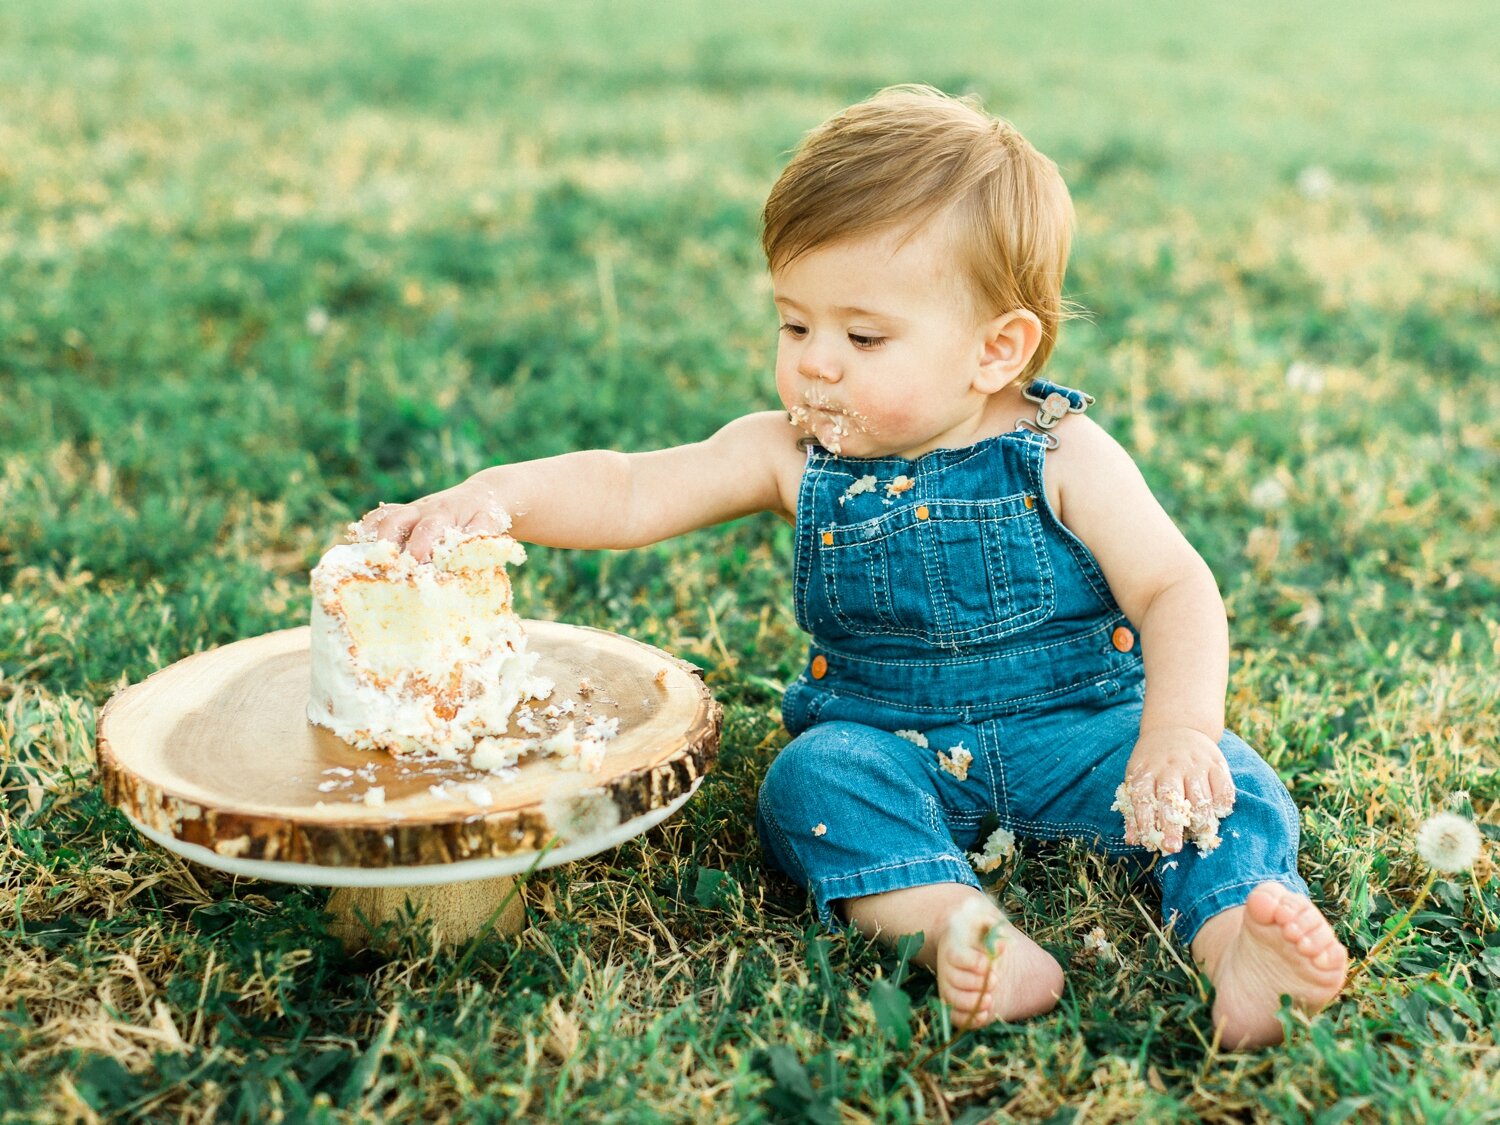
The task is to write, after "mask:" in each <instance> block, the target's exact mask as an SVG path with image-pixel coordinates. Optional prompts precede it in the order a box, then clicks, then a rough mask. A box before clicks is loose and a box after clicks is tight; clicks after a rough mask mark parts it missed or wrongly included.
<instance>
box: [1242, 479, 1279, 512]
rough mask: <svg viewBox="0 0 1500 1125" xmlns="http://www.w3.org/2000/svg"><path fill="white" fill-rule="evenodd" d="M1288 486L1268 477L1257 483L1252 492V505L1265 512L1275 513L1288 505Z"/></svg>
mask: <svg viewBox="0 0 1500 1125" xmlns="http://www.w3.org/2000/svg"><path fill="white" fill-rule="evenodd" d="M1286 500H1287V491H1286V485H1284V484H1282V483H1281V482H1280V481H1279V480H1277V479H1276V478H1275V477H1266V478H1264V479H1263V480H1260V481H1257V482H1256V484H1255V487H1254V488H1252V489H1251V490H1250V503H1251V505H1252V506H1254V507H1256V508H1259V509H1260V510H1261V511H1263V512H1270V511H1274V510H1275V509H1277V508H1280V507H1283V506H1284V505H1285V504H1286Z"/></svg>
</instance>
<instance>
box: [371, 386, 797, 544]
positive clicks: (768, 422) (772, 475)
mask: <svg viewBox="0 0 1500 1125" xmlns="http://www.w3.org/2000/svg"><path fill="white" fill-rule="evenodd" d="M801 456H802V455H801V454H800V453H798V452H797V448H796V435H795V434H794V433H793V432H791V431H790V430H789V428H788V427H787V424H786V417H785V415H784V414H780V413H772V412H766V413H761V414H750V415H747V416H745V417H743V418H738V419H736V420H735V421H733V422H730V423H729V424H728V425H727V426H725V427H723V428H722V429H721V430H719V431H718V432H717V433H715V434H714V435H713V436H712V437H710V438H708V439H707V440H706V441H701V442H696V443H694V444H692V445H679V446H674V447H673V448H670V449H659V450H655V451H653V452H649V453H616V452H613V451H610V450H583V451H580V452H577V453H564V454H562V455H560V456H557V457H546V458H542V459H540V460H536V461H520V462H516V463H514V464H510V465H496V466H494V467H493V468H489V469H484V470H482V471H480V472H478V473H475V474H474V475H473V476H472V477H470V478H469V479H468V480H466V481H464V482H463V483H461V484H457V485H454V486H453V487H452V488H448V489H444V490H443V491H442V492H435V493H433V494H431V495H430V496H424V497H422V498H421V499H419V500H414V501H412V502H411V503H409V504H382V505H381V506H380V507H379V508H376V509H375V510H374V511H372V512H370V513H368V514H367V515H366V516H365V517H364V519H363V520H361V521H360V525H361V527H362V529H363V530H365V531H368V532H370V533H372V534H374V535H375V536H377V537H378V538H381V539H389V540H391V541H393V542H395V543H398V544H400V545H402V546H403V547H404V548H405V549H406V551H407V552H408V553H410V554H411V555H412V556H413V557H415V558H417V559H419V560H426V559H427V558H429V557H430V556H431V553H432V547H433V544H434V543H436V542H437V541H438V540H439V539H440V538H441V537H442V536H443V534H444V533H446V532H447V531H448V530H449V529H450V528H455V527H457V528H466V529H469V530H473V531H491V532H493V531H499V530H501V529H502V528H504V527H505V526H506V524H507V521H509V527H508V529H509V531H510V534H512V535H514V536H515V537H516V538H517V539H521V540H524V541H526V542H528V543H540V544H543V545H544V546H549V547H578V548H585V549H602V548H622V547H640V546H644V545H645V544H647V543H655V542H657V541H658V540H661V539H667V538H670V537H671V536H674V535H680V534H682V533H683V532H686V531H692V530H694V529H695V528H699V527H707V526H708V525H710V524H714V523H722V522H724V521H725V520H731V519H735V518H736V517H738V516H744V515H749V514H750V513H752V512H759V511H767V510H770V511H783V510H784V509H785V503H784V500H783V496H784V494H785V474H786V472H787V471H788V469H791V468H796V467H799V459H800V458H801Z"/></svg>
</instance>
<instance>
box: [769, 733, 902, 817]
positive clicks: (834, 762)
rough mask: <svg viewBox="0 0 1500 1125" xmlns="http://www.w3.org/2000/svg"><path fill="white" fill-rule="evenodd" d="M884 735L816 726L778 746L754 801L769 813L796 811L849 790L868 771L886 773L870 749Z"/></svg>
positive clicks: (880, 759)
mask: <svg viewBox="0 0 1500 1125" xmlns="http://www.w3.org/2000/svg"><path fill="white" fill-rule="evenodd" d="M882 736H883V737H887V738H888V737H890V736H888V735H884V732H882V731H879V730H875V729H874V728H872V727H866V726H862V725H860V724H859V723H846V722H831V723H820V724H819V725H817V726H815V727H813V728H812V729H811V730H808V731H804V732H803V733H802V734H799V735H798V736H797V737H796V738H794V739H792V741H791V742H789V743H787V744H786V746H784V747H783V748H782V750H781V752H780V753H779V754H777V755H776V758H775V760H774V761H772V762H771V766H770V768H769V769H768V770H767V771H766V777H765V780H764V781H763V782H762V783H761V787H760V799H761V801H762V802H764V803H767V804H769V805H771V806H772V807H784V806H786V805H789V804H790V805H793V806H796V805H799V804H802V803H805V802H807V801H809V800H815V799H816V798H818V797H819V796H820V795H823V794H827V793H828V792H829V791H830V790H833V789H843V788H846V787H848V786H850V785H854V786H855V787H856V788H857V787H858V781H857V779H858V778H859V777H861V776H866V777H867V776H869V775H870V773H871V772H872V771H874V772H877V773H880V772H887V770H886V769H885V767H884V766H883V764H882V757H881V755H879V754H878V753H876V752H874V751H873V750H872V744H873V743H874V742H876V741H878V740H879V739H880V738H881V737H882Z"/></svg>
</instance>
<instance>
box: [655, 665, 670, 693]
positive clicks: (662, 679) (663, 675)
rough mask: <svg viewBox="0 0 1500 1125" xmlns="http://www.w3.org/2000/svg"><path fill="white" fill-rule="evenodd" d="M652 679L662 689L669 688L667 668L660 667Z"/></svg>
mask: <svg viewBox="0 0 1500 1125" xmlns="http://www.w3.org/2000/svg"><path fill="white" fill-rule="evenodd" d="M652 679H654V680H655V681H656V686H657V687H659V688H661V689H662V691H666V690H667V670H666V669H665V668H658V669H657V670H656V675H655V676H653V677H652Z"/></svg>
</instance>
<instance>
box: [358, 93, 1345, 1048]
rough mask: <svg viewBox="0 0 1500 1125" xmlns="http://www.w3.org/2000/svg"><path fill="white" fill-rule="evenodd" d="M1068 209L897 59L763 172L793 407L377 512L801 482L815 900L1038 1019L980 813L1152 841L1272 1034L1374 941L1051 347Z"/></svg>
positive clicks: (809, 838)
mask: <svg viewBox="0 0 1500 1125" xmlns="http://www.w3.org/2000/svg"><path fill="white" fill-rule="evenodd" d="M1071 226H1072V205H1071V202H1070V200H1069V197H1068V192H1067V188H1066V187H1065V186H1064V184H1063V182H1062V179H1061V177H1060V176H1059V174H1058V171H1057V168H1056V166H1055V165H1054V164H1053V163H1052V162H1051V161H1050V160H1048V159H1046V158H1045V157H1043V156H1042V155H1041V154H1039V153H1038V152H1037V151H1036V150H1035V149H1034V148H1032V146H1031V145H1030V144H1028V143H1027V142H1026V141H1025V140H1024V139H1023V138H1022V137H1021V136H1020V134H1018V133H1017V132H1016V131H1015V130H1014V129H1013V128H1012V127H1011V126H1010V125H1009V124H1007V123H1006V122H1004V121H1000V120H996V119H995V118H992V117H990V116H988V115H986V114H985V113H983V112H982V111H981V110H979V109H978V108H977V107H976V106H975V105H974V104H972V103H971V102H970V101H968V100H960V99H954V98H949V97H947V96H944V95H942V94H940V93H938V92H937V91H934V90H929V89H925V88H914V87H900V88H894V89H891V90H887V91H884V92H883V93H881V94H879V95H877V96H876V97H874V98H871V99H870V100H868V101H866V102H863V103H861V104H859V105H856V106H853V107H852V108H850V109H848V110H846V111H844V112H843V113H840V114H838V115H837V116H835V117H833V118H832V119H831V120H829V121H828V122H826V123H825V124H823V125H822V126H820V127H819V128H818V129H816V130H814V131H813V132H812V133H811V134H810V135H809V136H808V137H807V138H806V140H805V141H804V142H803V144H802V146H801V148H800V149H799V150H798V152H797V153H796V155H795V157H794V158H793V160H792V162H791V163H790V165H789V166H788V167H787V168H786V170H785V171H784V172H783V173H782V175H781V178H780V179H779V180H778V181H777V183H776V186H775V188H774V189H773V190H772V192H771V196H770V199H769V200H768V201H767V203H766V207H765V214H764V230H763V236H762V240H763V244H764V248H765V252H766V257H767V259H768V261H769V264H770V270H771V276H772V280H773V287H774V293H775V303H776V309H777V312H778V314H779V317H780V321H781V329H780V331H781V335H780V344H779V347H778V350H777V358H776V389H777V393H778V395H779V397H780V400H781V403H782V405H783V407H784V408H785V409H784V410H782V411H767V412H764V413H757V414H751V415H748V416H746V417H743V418H739V419H737V420H736V421H733V422H731V423H730V424H728V425H727V426H725V427H724V428H723V429H721V430H719V431H718V432H717V433H715V434H714V435H713V436H712V437H709V438H708V439H707V440H705V441H702V442H699V443H697V444H693V445H685V446H680V447H677V448H674V449H664V450H659V451H655V452H650V453H637V454H629V455H627V454H622V453H615V452H608V451H589V452H578V453H571V454H567V455H564V456H560V457H551V458H547V459H544V460H538V461H532V462H525V463H520V464H513V465H501V466H497V467H495V468H491V469H486V470H484V471H483V472H480V473H477V474H475V475H474V476H473V477H472V478H470V479H469V480H467V481H465V482H464V483H462V484H460V485H457V486H456V487H453V488H450V489H448V490H446V491H443V492H439V493H436V494H434V495H431V496H428V497H425V498H423V499H421V500H418V501H416V502H415V503H411V504H403V505H388V506H383V507H382V508H380V509H377V510H376V511H374V512H372V513H370V514H369V515H367V516H366V517H365V521H364V522H365V526H366V528H367V529H368V530H370V531H373V532H374V533H375V534H378V535H379V536H381V537H385V538H389V539H392V540H394V541H396V542H398V543H401V544H404V545H405V547H406V549H407V550H408V551H410V552H411V553H412V554H414V555H416V556H417V557H419V558H424V557H426V556H427V555H428V553H429V552H430V550H431V548H432V544H433V543H434V541H435V540H436V539H437V538H438V537H440V536H441V535H442V534H443V532H445V531H446V530H448V529H449V528H452V527H462V528H470V529H475V530H484V531H497V530H500V529H501V527H502V526H503V525H504V524H505V523H506V521H507V520H508V521H509V531H510V533H511V534H512V535H515V536H516V537H517V538H520V539H523V540H526V541H529V542H534V543H541V544H546V545H551V546H561V547H578V548H623V547H635V546H640V545H643V544H647V543H654V542H656V541H658V540H661V539H665V538H668V537H669V536H673V535H678V534H681V533H683V532H686V531H689V530H692V529H694V528H701V527H704V526H707V525H709V524H715V523H720V522H722V521H725V520H730V519H734V518H736V517H739V516H744V515H747V514H749V513H752V512H762V511H771V512H775V513H777V514H778V515H780V516H781V517H782V518H784V519H786V520H788V521H790V522H791V523H793V524H794V526H795V528H796V535H795V539H796V549H795V570H794V574H793V594H794V597H795V602H796V613H797V620H798V622H799V624H800V625H801V626H802V627H803V628H804V629H806V630H807V632H808V633H809V634H810V635H811V648H810V651H809V654H808V660H807V664H806V666H805V668H804V670H803V672H802V674H801V675H800V676H799V677H798V678H797V680H796V681H795V683H793V684H792V685H791V687H790V688H789V689H788V690H787V693H786V698H785V701H784V703H783V717H784V720H785V723H786V727H787V729H788V730H789V731H790V732H791V733H792V734H793V735H795V737H794V738H793V740H792V741H791V742H790V743H789V744H788V745H787V746H786V747H785V749H783V750H782V751H781V753H780V754H779V755H778V757H777V758H776V760H775V761H774V762H773V763H772V765H771V767H770V769H769V771H768V773H767V776H766V778H765V783H764V785H763V787H762V789H761V793H760V801H759V806H758V810H757V824H758V828H759V831H760V836H761V840H762V842H763V844H764V847H765V850H766V852H767V854H768V855H769V856H770V858H771V859H772V861H773V862H774V863H775V864H776V865H778V866H779V867H780V868H781V869H783V870H784V871H786V872H787V873H788V874H789V875H791V876H792V877H793V878H795V879H796V880H798V881H800V882H801V883H803V884H805V885H806V886H807V887H808V888H809V890H810V891H811V893H812V896H813V899H814V901H815V903H816V907H817V911H818V914H819V916H820V918H821V919H822V920H823V922H824V923H825V924H827V925H830V926H832V925H837V924H848V923H853V924H854V925H856V926H858V927H859V928H860V929H861V930H862V931H864V932H866V933H869V934H872V935H874V936H875V937H877V938H878V939H880V940H882V941H887V942H894V941H895V940H896V939H898V938H899V937H901V936H903V935H907V934H915V933H919V932H920V933H921V934H923V935H925V936H924V944H923V946H922V948H921V951H920V953H919V954H918V960H919V961H920V962H921V963H922V964H924V965H926V966H927V967H929V968H930V969H931V970H932V971H933V972H934V973H935V974H936V977H937V984H938V989H939V993H940V995H941V996H942V998H943V999H944V1000H945V1001H946V1002H947V1003H949V1004H950V1005H952V1007H953V1009H954V1014H955V1018H956V1020H957V1022H959V1023H960V1024H964V1025H971V1026H978V1025H983V1024H985V1023H988V1022H990V1021H992V1020H996V1019H1001V1020H1016V1019H1021V1018H1024V1017H1027V1016H1033V1015H1036V1014H1038V1013H1041V1012H1045V1011H1047V1010H1049V1009H1050V1008H1052V1007H1053V1006H1054V1005H1055V1004H1056V1003H1057V1001H1058V998H1059V997H1060V995H1061V993H1062V987H1063V971H1062V968H1061V967H1060V966H1059V965H1058V963H1057V961H1056V960H1055V959H1054V958H1053V957H1052V956H1051V955H1050V954H1048V953H1047V952H1046V951H1045V950H1043V949H1042V948H1041V947H1040V946H1038V945H1037V944H1036V943H1035V942H1033V941H1032V940H1031V939H1030V938H1029V937H1027V936H1026V935H1025V934H1024V933H1023V932H1022V931H1021V930H1020V929H1019V928H1018V927H1016V926H1015V925H1014V924H1012V923H1011V922H1010V921H1008V920H1007V919H1006V918H1005V917H1004V915H1003V914H1002V912H1001V911H1000V909H999V908H998V907H997V906H996V904H995V903H994V901H993V900H992V899H991V898H990V897H989V896H988V895H987V894H986V893H985V892H984V890H983V889H982V888H981V886H980V883H979V881H978V879H977V877H976V875H975V871H974V869H973V867H972V865H971V863H970V860H969V858H968V857H967V855H966V849H969V848H973V847H975V846H976V845H978V844H979V843H980V841H979V840H978V839H977V837H978V835H979V833H980V826H981V824H982V823H984V822H986V821H990V822H993V820H994V819H996V818H997V819H998V821H999V823H1000V824H1001V825H1002V826H1003V827H1004V828H1005V829H1006V830H1008V831H1009V832H1011V833H1014V834H1015V835H1016V836H1020V837H1031V838H1040V839H1061V838H1076V839H1082V840H1086V841H1088V842H1089V843H1090V844H1091V845H1092V846H1094V847H1095V848H1098V849H1100V850H1102V851H1103V852H1105V853H1107V854H1109V855H1112V856H1119V857H1131V858H1133V859H1135V860H1137V861H1143V860H1145V859H1149V858H1150V853H1151V852H1153V851H1154V852H1158V853H1161V854H1160V857H1159V858H1158V860H1157V862H1156V864H1155V866H1154V867H1153V868H1152V869H1151V877H1152V878H1153V879H1154V880H1155V881H1156V882H1157V883H1158V884H1159V886H1160V890H1161V895H1162V904H1163V911H1164V914H1165V915H1166V918H1167V921H1168V922H1169V923H1170V924H1171V926H1172V932H1173V933H1175V935H1176V936H1177V938H1179V939H1180V940H1181V941H1182V942H1183V943H1184V944H1186V945H1188V946H1189V948H1190V949H1191V951H1192V954H1193V956H1194V957H1195V958H1196V959H1197V961H1198V962H1199V963H1200V964H1201V965H1203V966H1204V967H1205V969H1206V971H1207V973H1208V976H1209V977H1210V979H1211V980H1212V981H1213V984H1214V987H1215V990H1216V992H1215V999H1214V1008H1213V1019H1214V1022H1215V1024H1216V1026H1217V1027H1218V1029H1219V1031H1220V1033H1221V1035H1222V1040H1223V1042H1225V1043H1226V1044H1228V1045H1231V1046H1249V1045H1256V1044H1266V1043H1273V1042H1277V1041H1279V1040H1280V1038H1281V1035H1282V1031H1281V1025H1280V1023H1279V1021H1278V1018H1277V1010H1278V1007H1279V1000H1280V997H1281V996H1282V995H1283V994H1287V995H1290V997H1291V998H1292V1000H1293V1002H1294V1003H1295V1004H1296V1006H1297V1007H1298V1008H1299V1009H1301V1010H1303V1011H1305V1012H1315V1011H1317V1010H1319V1009H1321V1008H1322V1007H1324V1006H1325V1005H1326V1004H1328V1003H1329V1002H1330V1001H1331V1000H1332V999H1333V998H1334V997H1335V996H1336V995H1337V993H1338V991H1339V989H1340V987H1341V985H1342V984H1343V981H1344V975H1345V970H1346V964H1347V958H1346V954H1345V950H1344V948H1343V946H1342V945H1340V943H1339V942H1338V940H1337V939H1336V938H1335V936H1334V933H1333V931H1332V929H1331V928H1330V927H1329V924H1328V922H1327V920H1326V919H1325V918H1324V917H1323V915H1322V913H1321V912H1320V911H1319V910H1318V908H1317V907H1316V906H1314V905H1313V903H1312V902H1311V901H1310V900H1309V898H1308V895H1307V885H1306V884H1305V883H1304V882H1303V881H1302V879H1301V877H1300V876H1299V875H1298V873H1297V844H1298V820H1297V810H1296V808H1295V806H1294V805H1293V804H1292V801H1291V798H1290V796H1289V795H1288V793H1287V791H1286V788H1285V786H1283V785H1282V783H1281V781H1280V780H1279V779H1278V778H1277V777H1276V775H1275V774H1274V773H1273V772H1272V770H1271V769H1270V768H1269V767H1268V766H1267V765H1266V764H1265V762H1263V761H1262V760H1261V759H1260V757H1259V756H1258V755H1257V754H1256V753H1255V751H1254V750H1252V749H1251V748H1250V747H1249V746H1247V745H1246V744H1245V743H1244V742H1243V741H1241V740H1240V739H1239V738H1238V737H1236V736H1235V735H1234V734H1232V733H1229V732H1227V731H1226V730H1225V729H1224V694H1225V686H1226V680H1227V666H1228V639H1227V626H1226V622H1225V613H1224V606H1223V603H1222V601H1221V600H1220V597H1219V593H1218V589H1217V587H1216V585H1215V582H1214V578H1213V576H1212V574H1211V573H1210V572H1209V570H1208V567H1207V566H1206V565H1205V564H1204V562H1203V560H1202V559H1201V558H1200V557H1199V556H1198V554H1197V552H1195V551H1194V550H1193V548H1192V547H1191V546H1190V545H1189V544H1188V543H1187V541H1186V540H1185V539H1184V538H1183V536H1182V535H1181V534H1180V533H1179V531H1178V530H1177V528H1176V527H1175V526H1174V525H1173V523H1172V521H1171V520H1170V519H1169V518H1168V517H1167V515H1166V513H1165V512H1164V511H1163V510H1162V508H1161V507H1160V505H1159V504H1158V503H1157V502H1156V500H1155V498H1154V497H1153V496H1152V494H1151V492H1150V490H1149V489H1148V488H1147V486H1146V484H1145V481H1144V480H1143V479H1142V477H1141V474H1140V472H1139V471H1138V470H1137V468H1136V466H1135V464H1134V462H1132V460H1131V459H1130V457H1129V455H1128V454H1127V453H1126V452H1125V451H1124V450H1123V449H1122V448H1121V447H1120V446H1119V445H1118V444H1117V443H1116V442H1115V441H1114V439H1113V438H1111V437H1110V436H1109V435H1108V434H1107V433H1105V432H1104V430H1102V429H1101V428H1100V427H1099V426H1098V425H1096V424H1095V423H1094V422H1093V421H1092V420H1090V419H1089V418H1087V417H1085V416H1084V414H1083V411H1084V410H1085V409H1086V408H1087V407H1088V405H1089V404H1090V403H1091V402H1092V401H1093V400H1092V398H1090V397H1089V396H1088V395H1086V394H1084V393H1082V392H1081V391H1077V390H1073V389H1071V388H1068V387H1064V386H1061V385H1058V384H1055V383H1050V382H1048V381H1046V380H1043V379H1042V378H1041V377H1040V376H1041V373H1042V370H1043V368H1044V366H1045V364H1046V362H1047V358H1048V356H1049V354H1050V353H1051V351H1052V348H1053V345H1054V343H1055V341H1056V338H1057V332H1058V325H1059V322H1060V321H1061V320H1062V319H1063V318H1064V315H1065V312H1064V304H1063V300H1062V296H1061V287H1062V279H1063V272H1064V268H1065V266H1066V262H1067V255H1068V246H1069V240H1070V235H1071ZM789 421H790V423H791V424H790V425H789V424H788V422H789ZM1231 810H1232V812H1231ZM1121 812H1123V813H1124V814H1125V815H1124V816H1123V817H1122V815H1121ZM1220 818H1224V823H1223V826H1222V832H1221V834H1220V835H1218V836H1215V829H1216V828H1217V827H1218V826H1219V820H1220ZM1185 835H1187V836H1190V837H1193V838H1194V839H1192V840H1190V841H1189V843H1190V846H1188V847H1184V846H1183V844H1184V837H1185ZM1168 856H1170V857H1171V858H1170V859H1167V858H1166V857H1168Z"/></svg>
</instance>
